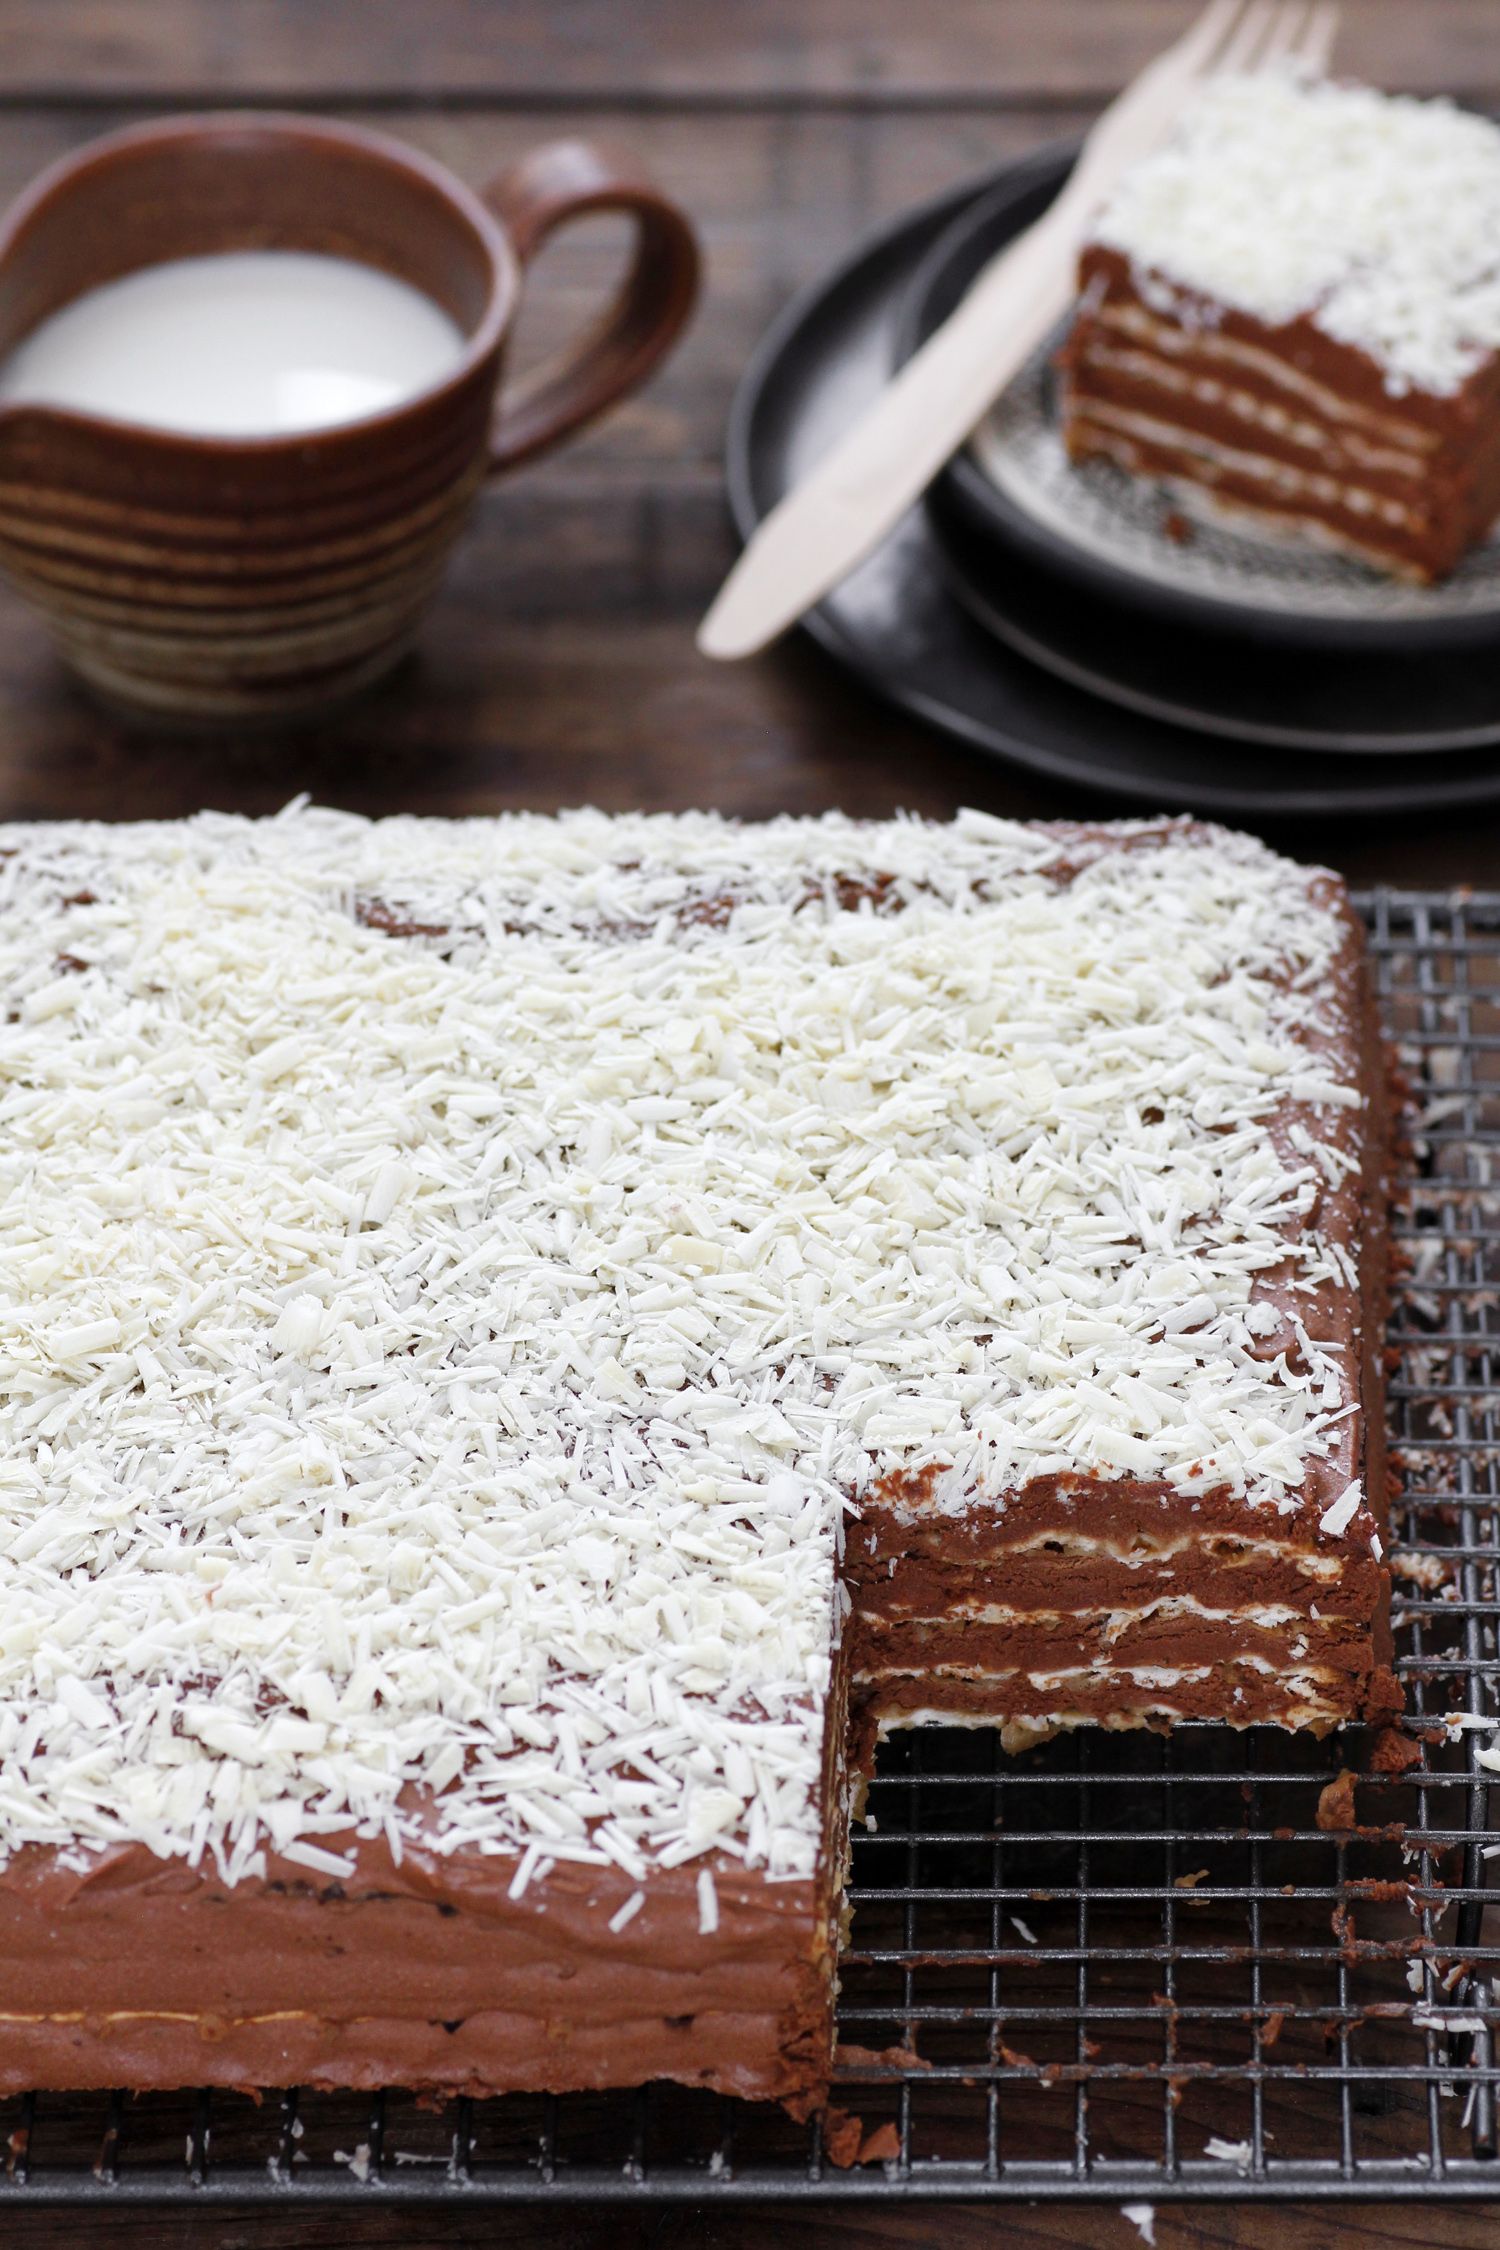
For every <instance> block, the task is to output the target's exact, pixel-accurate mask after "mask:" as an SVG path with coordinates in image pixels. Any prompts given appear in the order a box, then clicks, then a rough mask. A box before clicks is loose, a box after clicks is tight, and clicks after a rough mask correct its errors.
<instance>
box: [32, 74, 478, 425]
mask: <svg viewBox="0 0 1500 2250" xmlns="http://www.w3.org/2000/svg"><path fill="white" fill-rule="evenodd" d="M255 135H260V136H263V137H264V138H266V139H267V140H276V139H281V140H283V141H300V142H302V143H303V144H304V145H306V146H309V147H312V148H323V149H328V148H334V149H342V150H345V151H347V152H348V153H349V154H350V155H352V156H365V157H370V158H372V159H374V160H375V161H376V162H377V163H379V164H385V165H388V166H392V167H394V168H395V169H397V170H399V171H401V172H403V173H404V174H405V175H406V177H407V179H408V180H411V181H413V182H415V183H416V184H418V185H419V186H422V187H425V188H428V189H430V190H431V191H432V192H433V193H434V194H436V195H437V196H438V197H440V198H441V200H442V201H443V202H444V203H445V204H446V205H447V206H448V208H449V210H450V211H451V212H452V213H453V214H454V216H455V217H457V218H459V219H461V220H462V221H463V222H464V224H465V225H467V226H468V228H469V229H470V231H471V233H473V234H474V235H475V236H476V237H477V239H478V242H479V244H480V245H481V247H482V249H483V252H484V255H485V259H486V261H487V263H488V267H489V277H490V278H489V287H488V290H487V292H486V296H485V302H484V305H483V308H482V309H481V311H480V314H479V317H478V319H477V321H476V322H475V324H474V326H473V329H472V331H471V332H470V333H469V334H467V335H466V336H465V338H464V348H463V350H462V352H461V353H460V355H459V357H458V358H457V360H455V362H454V364H453V365H452V366H451V367H450V368H449V369H448V371H447V372H446V374H444V375H442V376H441V377H439V379H438V380H437V381H436V382H433V383H428V384H424V385H423V387H422V388H421V389H420V390H416V391H411V392H409V393H408V394H407V395H406V397H404V398H402V399H399V400H398V401H397V402H396V404H395V405H393V406H385V407H380V408H379V409H377V411H376V412H374V413H373V414H361V415H359V416H357V417H355V418H352V419H351V420H349V421H347V422H333V423H325V424H322V425H321V426H319V425H314V426H313V427H311V428H309V429H305V430H280V431H277V432H275V433H274V434H270V435H267V436H263V437H261V436H245V437H239V436H231V435H225V434H222V433H214V434H208V433H204V432H200V431H197V430H174V429H170V428H168V427H166V426H165V425H163V424H161V423H154V422H135V421H131V420H130V419H129V418H128V417H126V416H124V415H117V414H95V413H90V412H88V411H87V410H86V409H84V408H81V407H73V406H54V405H51V404H49V403H48V402H47V401H46V400H44V399H6V400H4V401H3V402H0V417H5V418H7V419H8V418H9V417H10V416H12V415H18V414H46V415H48V416H55V417H56V418H57V419H58V420H59V421H65V422H71V423H73V424H75V425H78V426H81V427H83V428H86V429H90V430H106V431H119V432H120V433H121V434H122V435H128V436H129V437H130V438H131V440H132V441H133V442H136V443H146V444H158V445H162V446H174V447H175V446H183V445H190V446H193V447H194V448H197V449H200V450H202V451H203V452H206V453H232V454H240V453H244V452H247V451H249V452H255V453H263V454H266V455H271V454H275V453H283V452H288V451H293V450H305V449H306V448H307V447H308V446H309V445H316V446H319V447H325V446H329V445H336V444H337V443H338V442H339V440H340V439H345V438H348V437H351V436H358V437H364V436H366V435H367V434H368V433H369V432H370V431H372V430H380V429H383V428H388V427H390V426H392V425H394V424H395V423H398V422H399V421H400V420H401V419H402V417H403V416H404V415H407V414H409V413H411V411H412V410H413V408H415V407H420V406H426V405H428V404H430V403H432V402H437V401H441V400H442V399H443V398H444V397H445V396H446V395H447V394H448V393H450V392H456V391H458V390H459V389H460V388H461V386H462V385H463V384H464V383H465V382H467V381H468V380H469V379H470V378H471V377H472V376H473V374H474V371H475V369H476V368H478V367H479V366H481V365H482V363H483V362H484V360H485V359H487V358H488V357H489V355H490V354H491V353H492V352H494V351H495V350H496V349H497V348H498V347H499V345H500V343H501V341H502V340H503V338H504V336H505V333H506V330H507V328H508V327H509V325H510V323H511V320H512V318H513V317H514V314H515V311H516V307H517V305H518V303H519V301H520V294H521V263H520V260H519V258H518V257H517V255H516V252H515V249H514V248H513V246H512V244H511V241H510V237H509V236H508V235H507V234H506V232H505V229H504V227H503V226H502V225H501V223H500V221H499V220H498V219H497V218H496V217H495V215H494V213H493V212H492V211H491V210H490V209H489V206H488V205H487V204H486V203H485V202H484V200H483V198H482V197H481V196H480V195H479V194H478V193H477V191H476V190H475V189H473V188H471V187H470V186H468V184H467V183H466V182H465V181H463V180H461V179H460V178H459V177H458V175H457V173H456V172H450V171H449V169H448V167H447V166H446V165H445V164H439V163H438V162H437V161H436V159H435V158H433V157H429V156H424V155H423V153H422V151H421V150H420V149H416V148H412V147H409V146H408V145H407V143H405V142H404V141H398V140H393V139H391V138H390V137H389V136H388V135H386V134H384V133H374V132H371V131H369V130H368V129H367V128H366V127H365V126H362V125H345V124H341V123H339V122H338V121H337V120H335V119H332V118H321V117H319V118H312V117H303V116H299V115H298V114H297V113H296V112H295V111H293V110H274V109H273V110H259V109H247V110H235V109H218V110H200V111H197V112H193V113H188V114H186V115H184V116H181V117H173V118H168V119H157V120H154V121H152V122H150V123H147V124H143V125H126V126H123V127H122V128H121V129H120V130H119V131H118V132H115V133H103V134H100V135H99V137H98V138H97V139H95V140H92V141H88V142H86V143H85V144H84V146H83V147H82V148H79V149H74V150H72V151H71V152H70V153H69V154H68V155H66V156H62V157H59V158H57V160H56V161H55V162H54V163H52V164H49V165H48V166H47V167H46V169H45V170H44V171H42V172H39V173H38V174H37V176H36V178H35V179H34V180H33V181H32V182H31V184H30V185H29V186H28V187H26V188H24V189H23V190H22V191H21V194H20V195H19V196H18V197H17V198H16V200H15V201H14V202H13V203H12V204H11V206H10V209H9V210H8V211H7V212H6V213H5V215H4V224H3V226H0V267H3V265H4V262H5V260H6V258H7V257H8V256H9V254H10V252H11V250H12V249H13V248H14V247H15V245H16V244H18V243H19V242H20V241H21V240H22V239H23V237H24V236H25V235H26V234H27V232H28V231H29V230H30V228H31V227H32V226H33V225H34V224H36V223H37V222H38V221H39V220H41V219H42V218H44V217H45V216H46V214H47V213H48V212H49V210H50V209H51V208H52V207H53V206H54V205H55V204H57V203H58V202H59V201H61V199H62V198H63V197H65V196H66V195H67V193H68V191H69V189H70V188H71V187H72V186H73V184H74V182H75V181H76V180H77V179H78V178H79V177H80V175H81V174H83V173H85V172H89V171H92V170H94V169H95V168H96V167H97V168H102V169H104V170H109V169H112V168H113V167H114V166H115V165H116V164H126V165H128V164H129V162H130V160H131V159H132V158H133V157H134V156H135V155H136V154H137V153H138V152H140V151H141V150H142V149H146V150H151V149H158V148H163V147H167V146H170V144H171V143H172V142H174V141H189V142H191V141H203V140H213V139H218V138H223V139H224V140H230V139H234V138H238V137H241V136H245V137H251V136H255ZM246 247H247V248H256V249H264V248H266V247H267V245H266V244H264V243H256V244H247V245H246ZM181 254H182V255H183V256H185V257H191V256H194V255H197V254H198V253H195V252H192V251H184V252H183V253H181ZM326 254H327V255H331V256H337V255H339V253H337V252H330V253H326ZM170 262H171V261H170V259H162V258H150V259H146V260H143V261H142V263H141V264H140V265H138V266H124V267H122V268H121V269H120V272H119V273H118V274H115V275H112V276H110V277H109V278H110V279H112V280H123V279H124V278H125V276H126V275H127V274H131V273H144V272H146V271H147V270H148V269H149V268H150V267H151V266H155V265H162V264H167V263H170ZM352 262H353V263H357V264H362V265H370V266H372V267H374V261H373V260H371V259H368V258H355V259H353V260H352ZM374 270H376V271H380V270H385V271H390V269H389V268H385V269H381V268H379V267H374ZM397 278H404V277H399V276H398V277H397ZM103 286H106V284H105V283H104V282H100V283H90V284H89V285H88V287H90V288H92V287H103ZM411 286H412V287H414V288H421V284H420V283H412V284H411ZM86 294H87V289H81V290H78V291H75V292H74V293H73V294H72V295H69V296H65V297H62V298H60V299H59V300H58V302H57V304H56V305H54V306H52V307H51V308H50V309H49V311H47V312H44V313H42V314H41V315H40V316H39V319H38V322H37V323H33V328H34V327H35V326H36V325H39V323H40V321H41V320H47V319H50V318H51V316H52V313H53V312H61V311H62V310H63V309H64V307H65V306H67V305H70V304H76V303H77V301H78V298H79V297H81V296H84V295H86ZM422 294H423V295H425V296H431V295H432V292H431V291H430V290H423V291H422ZM434 301H435V302H436V301H437V300H434ZM444 309H446V308H444ZM458 325H459V323H458V322H457V321H455V326H458ZM32 332H33V329H32V328H26V329H23V330H22V331H21V334H20V335H19V336H17V337H16V338H15V340H14V341H15V343H20V342H21V341H22V339H23V338H24V337H25V336H28V335H30V334H31V333H32ZM11 349H14V344H12V345H7V346H6V350H7V351H9V350H11Z"/></svg>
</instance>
